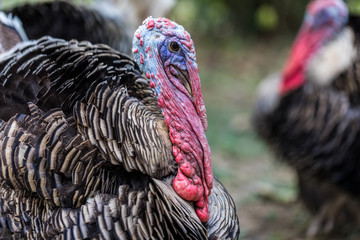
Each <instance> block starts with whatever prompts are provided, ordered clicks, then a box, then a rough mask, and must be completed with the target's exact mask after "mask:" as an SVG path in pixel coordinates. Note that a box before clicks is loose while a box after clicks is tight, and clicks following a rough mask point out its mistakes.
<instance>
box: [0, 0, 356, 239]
mask: <svg viewBox="0 0 360 240" xmlns="http://www.w3.org/2000/svg"><path fill="white" fill-rule="evenodd" d="M120 1H121V0H120ZM144 1H150V0H144ZM22 2H38V0H33V1H20V0H7V1H0V3H1V6H2V8H11V7H12V6H15V5H18V4H20V3H22ZM73 2H76V3H82V4H90V3H92V2H93V1H92V0H87V1H73ZM308 2H309V1H308V0H177V2H176V4H175V6H174V7H173V9H172V10H171V12H170V13H169V14H168V17H170V18H171V19H173V20H175V21H177V22H178V23H180V24H182V25H183V26H184V27H185V28H186V29H187V30H188V31H189V32H190V34H191V35H192V38H193V40H194V42H195V46H196V51H197V59H198V63H199V71H200V77H201V81H202V90H203V96H204V100H205V104H206V108H207V114H208V121H209V129H208V132H207V137H208V140H209V143H210V146H211V150H212V158H213V168H214V173H215V175H216V176H217V177H218V178H219V179H220V180H221V181H222V182H223V183H224V184H225V186H226V187H227V188H228V190H229V192H230V193H231V195H232V196H233V198H234V201H235V203H236V205H237V210H238V214H239V217H240V224H241V239H246V240H250V239H251V240H252V239H254V240H255V239H256V240H285V239H308V238H306V229H307V226H308V224H309V221H310V216H309V214H308V213H307V212H306V211H305V209H304V208H303V206H302V205H301V203H299V202H298V201H297V190H296V179H295V178H294V175H293V172H292V170H291V169H289V168H288V167H287V166H286V165H285V164H282V163H280V162H279V161H276V160H275V159H274V157H273V155H272V154H271V152H269V151H268V149H267V148H266V146H265V145H263V144H262V143H261V141H260V140H259V139H258V138H257V137H256V134H255V133H254V131H253V129H252V127H251V111H252V107H253V104H254V98H255V92H256V87H257V85H258V83H259V82H260V81H261V80H262V79H263V78H264V77H266V76H267V75H269V74H271V73H273V72H275V71H278V70H280V69H281V67H282V65H283V64H284V62H285V60H286V57H287V55H288V51H289V49H290V47H291V43H292V41H293V40H294V37H295V35H296V32H297V30H298V29H299V26H300V24H301V21H302V18H303V15H304V10H305V7H306V5H307V3H308ZM347 4H348V6H349V8H350V10H351V12H353V13H359V14H360V1H359V0H349V1H347ZM313 239H333V240H335V239H360V237H359V235H358V233H357V232H352V231H350V232H348V233H345V235H341V236H330V237H329V236H326V237H319V238H313Z"/></svg>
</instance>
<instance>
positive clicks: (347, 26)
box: [254, 0, 360, 235]
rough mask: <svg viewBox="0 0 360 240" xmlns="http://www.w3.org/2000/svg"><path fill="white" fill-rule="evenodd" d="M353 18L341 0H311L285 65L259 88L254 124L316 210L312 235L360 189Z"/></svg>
mask: <svg viewBox="0 0 360 240" xmlns="http://www.w3.org/2000/svg"><path fill="white" fill-rule="evenodd" d="M359 23H360V22H359V18H358V17H357V16H349V14H348V9H347V7H346V5H345V3H344V2H343V1H342V0H313V1H312V2H311V3H310V4H309V6H308V8H307V12H306V16H305V18H304V22H303V25H302V27H301V29H300V31H299V33H298V36H297V38H296V40H295V42H294V44H293V47H292V50H291V53H290V56H289V59H288V61H287V63H286V65H285V68H284V70H283V72H282V73H281V75H276V76H272V77H270V78H269V79H267V80H265V81H264V82H263V83H262V84H261V86H260V87H259V91H258V93H259V94H258V100H257V104H256V109H255V113H254V124H255V128H256V130H257V132H258V134H259V135H260V136H261V137H262V138H263V139H264V140H265V141H266V142H267V143H268V144H269V146H270V147H271V148H272V149H273V150H274V151H275V152H276V153H277V154H278V156H280V157H281V158H282V159H284V160H285V161H287V162H288V163H289V164H290V165H291V166H293V167H294V168H295V169H296V171H297V173H298V176H299V179H300V184H301V185H300V191H301V192H300V196H301V197H302V199H303V201H304V202H305V204H306V205H307V207H308V208H309V209H310V210H311V211H313V212H315V213H316V214H318V216H317V219H318V221H315V222H314V224H315V225H313V226H312V227H311V228H310V229H309V232H308V233H309V234H310V235H314V234H317V233H324V232H325V233H326V232H329V231H330V230H332V229H329V224H328V226H327V227H326V223H334V222H336V221H337V218H338V217H339V215H341V214H344V213H345V212H346V211H345V209H343V207H346V208H347V207H348V206H350V204H348V203H349V201H354V200H355V201H357V202H358V201H359V197H360V189H359V187H358V186H359V184H360V164H359V160H358V159H359V157H360V121H359V119H360V111H359V104H360V101H359V100H360V98H359V96H360V61H359V56H360V55H359V46H360V45H359V29H360V25H359ZM322 191H323V192H322ZM329 194H331V195H335V196H332V197H329ZM344 196H345V197H344ZM342 198H348V199H349V200H348V201H338V200H339V199H342ZM334 199H335V200H334ZM340 202H341V204H339V203H340ZM325 209H328V210H326V211H325ZM329 209H330V210H329ZM348 212H349V213H350V215H351V214H352V215H353V217H354V216H355V218H356V219H357V217H356V216H357V215H359V213H360V212H359V209H356V210H354V209H353V210H350V211H348ZM324 213H325V215H322V214H324ZM329 218H330V219H329ZM319 219H320V220H319ZM346 219H350V218H349V217H347V218H346ZM322 224H323V225H322ZM357 225H358V223H357ZM331 226H332V227H330V228H334V227H335V226H337V224H332V225H331Z"/></svg>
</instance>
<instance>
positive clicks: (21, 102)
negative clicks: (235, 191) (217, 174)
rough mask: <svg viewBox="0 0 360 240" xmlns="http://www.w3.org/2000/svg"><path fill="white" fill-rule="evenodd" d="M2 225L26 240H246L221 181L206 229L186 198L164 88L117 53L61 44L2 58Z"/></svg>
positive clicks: (44, 43)
mask: <svg viewBox="0 0 360 240" xmlns="http://www.w3.org/2000/svg"><path fill="white" fill-rule="evenodd" d="M0 69H1V72H0V81H1V86H0V98H1V99H0V103H1V106H2V111H1V113H0V118H1V119H3V120H2V122H1V129H0V146H1V153H2V154H1V157H0V159H1V173H0V176H1V193H0V194H1V198H0V210H1V218H0V219H1V220H0V223H1V227H2V233H3V236H9V238H19V239H25V238H26V239H38V238H43V239H50V238H54V239H87V238H88V239H115V238H116V239H237V237H238V234H239V227H238V219H237V216H236V211H235V205H234V203H233V201H232V199H231V197H230V196H229V194H228V193H227V192H226V190H225V189H224V187H223V186H222V185H221V184H220V183H219V182H218V181H217V180H216V179H215V180H214V188H213V194H212V195H210V197H209V202H210V204H209V211H210V218H209V220H208V222H207V223H206V224H205V225H204V224H202V223H201V222H200V220H199V218H198V217H197V215H196V214H195V211H194V206H193V205H192V204H191V203H189V202H187V201H185V200H183V199H182V198H181V197H179V196H178V194H176V192H175V191H174V189H173V187H172V185H171V184H172V181H173V179H174V177H175V174H176V172H177V165H176V162H175V161H174V157H173V154H172V148H171V141H170V139H169V133H168V129H167V127H166V126H165V121H164V117H163V115H162V114H161V111H160V109H159V107H158V104H157V99H156V96H155V95H154V90H153V89H152V88H151V87H150V85H149V82H148V81H147V80H145V79H144V78H143V77H142V76H141V72H140V70H139V68H138V66H137V64H136V63H134V62H133V61H132V60H131V59H130V58H129V57H128V56H126V55H122V54H120V53H118V52H117V51H114V50H112V49H111V48H109V47H108V46H106V45H92V44H90V43H89V42H78V41H75V40H72V41H70V42H68V41H65V40H60V39H54V38H51V37H43V38H41V39H39V40H35V41H28V42H23V43H21V44H19V45H17V46H16V47H15V48H13V49H11V50H10V51H9V52H6V53H4V54H3V55H1V60H0Z"/></svg>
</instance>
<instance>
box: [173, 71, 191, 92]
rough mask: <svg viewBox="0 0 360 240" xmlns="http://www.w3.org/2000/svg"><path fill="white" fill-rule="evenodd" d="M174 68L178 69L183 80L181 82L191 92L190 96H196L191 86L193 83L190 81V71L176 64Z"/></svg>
mask: <svg viewBox="0 0 360 240" xmlns="http://www.w3.org/2000/svg"><path fill="white" fill-rule="evenodd" d="M174 68H175V69H176V70H177V71H178V73H179V76H178V77H179V79H180V80H181V83H182V84H183V85H184V86H185V88H186V90H187V91H188V92H189V94H190V96H191V97H192V98H194V95H193V90H192V87H191V83H190V76H189V73H188V71H186V70H182V69H180V68H178V67H176V66H174Z"/></svg>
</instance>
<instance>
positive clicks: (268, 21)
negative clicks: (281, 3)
mask: <svg viewBox="0 0 360 240" xmlns="http://www.w3.org/2000/svg"><path fill="white" fill-rule="evenodd" d="M256 22H257V26H258V28H259V29H263V30H265V31H272V30H274V29H276V28H277V26H278V24H279V17H278V14H277V12H276V9H275V7H274V6H273V5H270V4H263V5H261V6H260V7H259V8H258V9H257V11H256Z"/></svg>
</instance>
